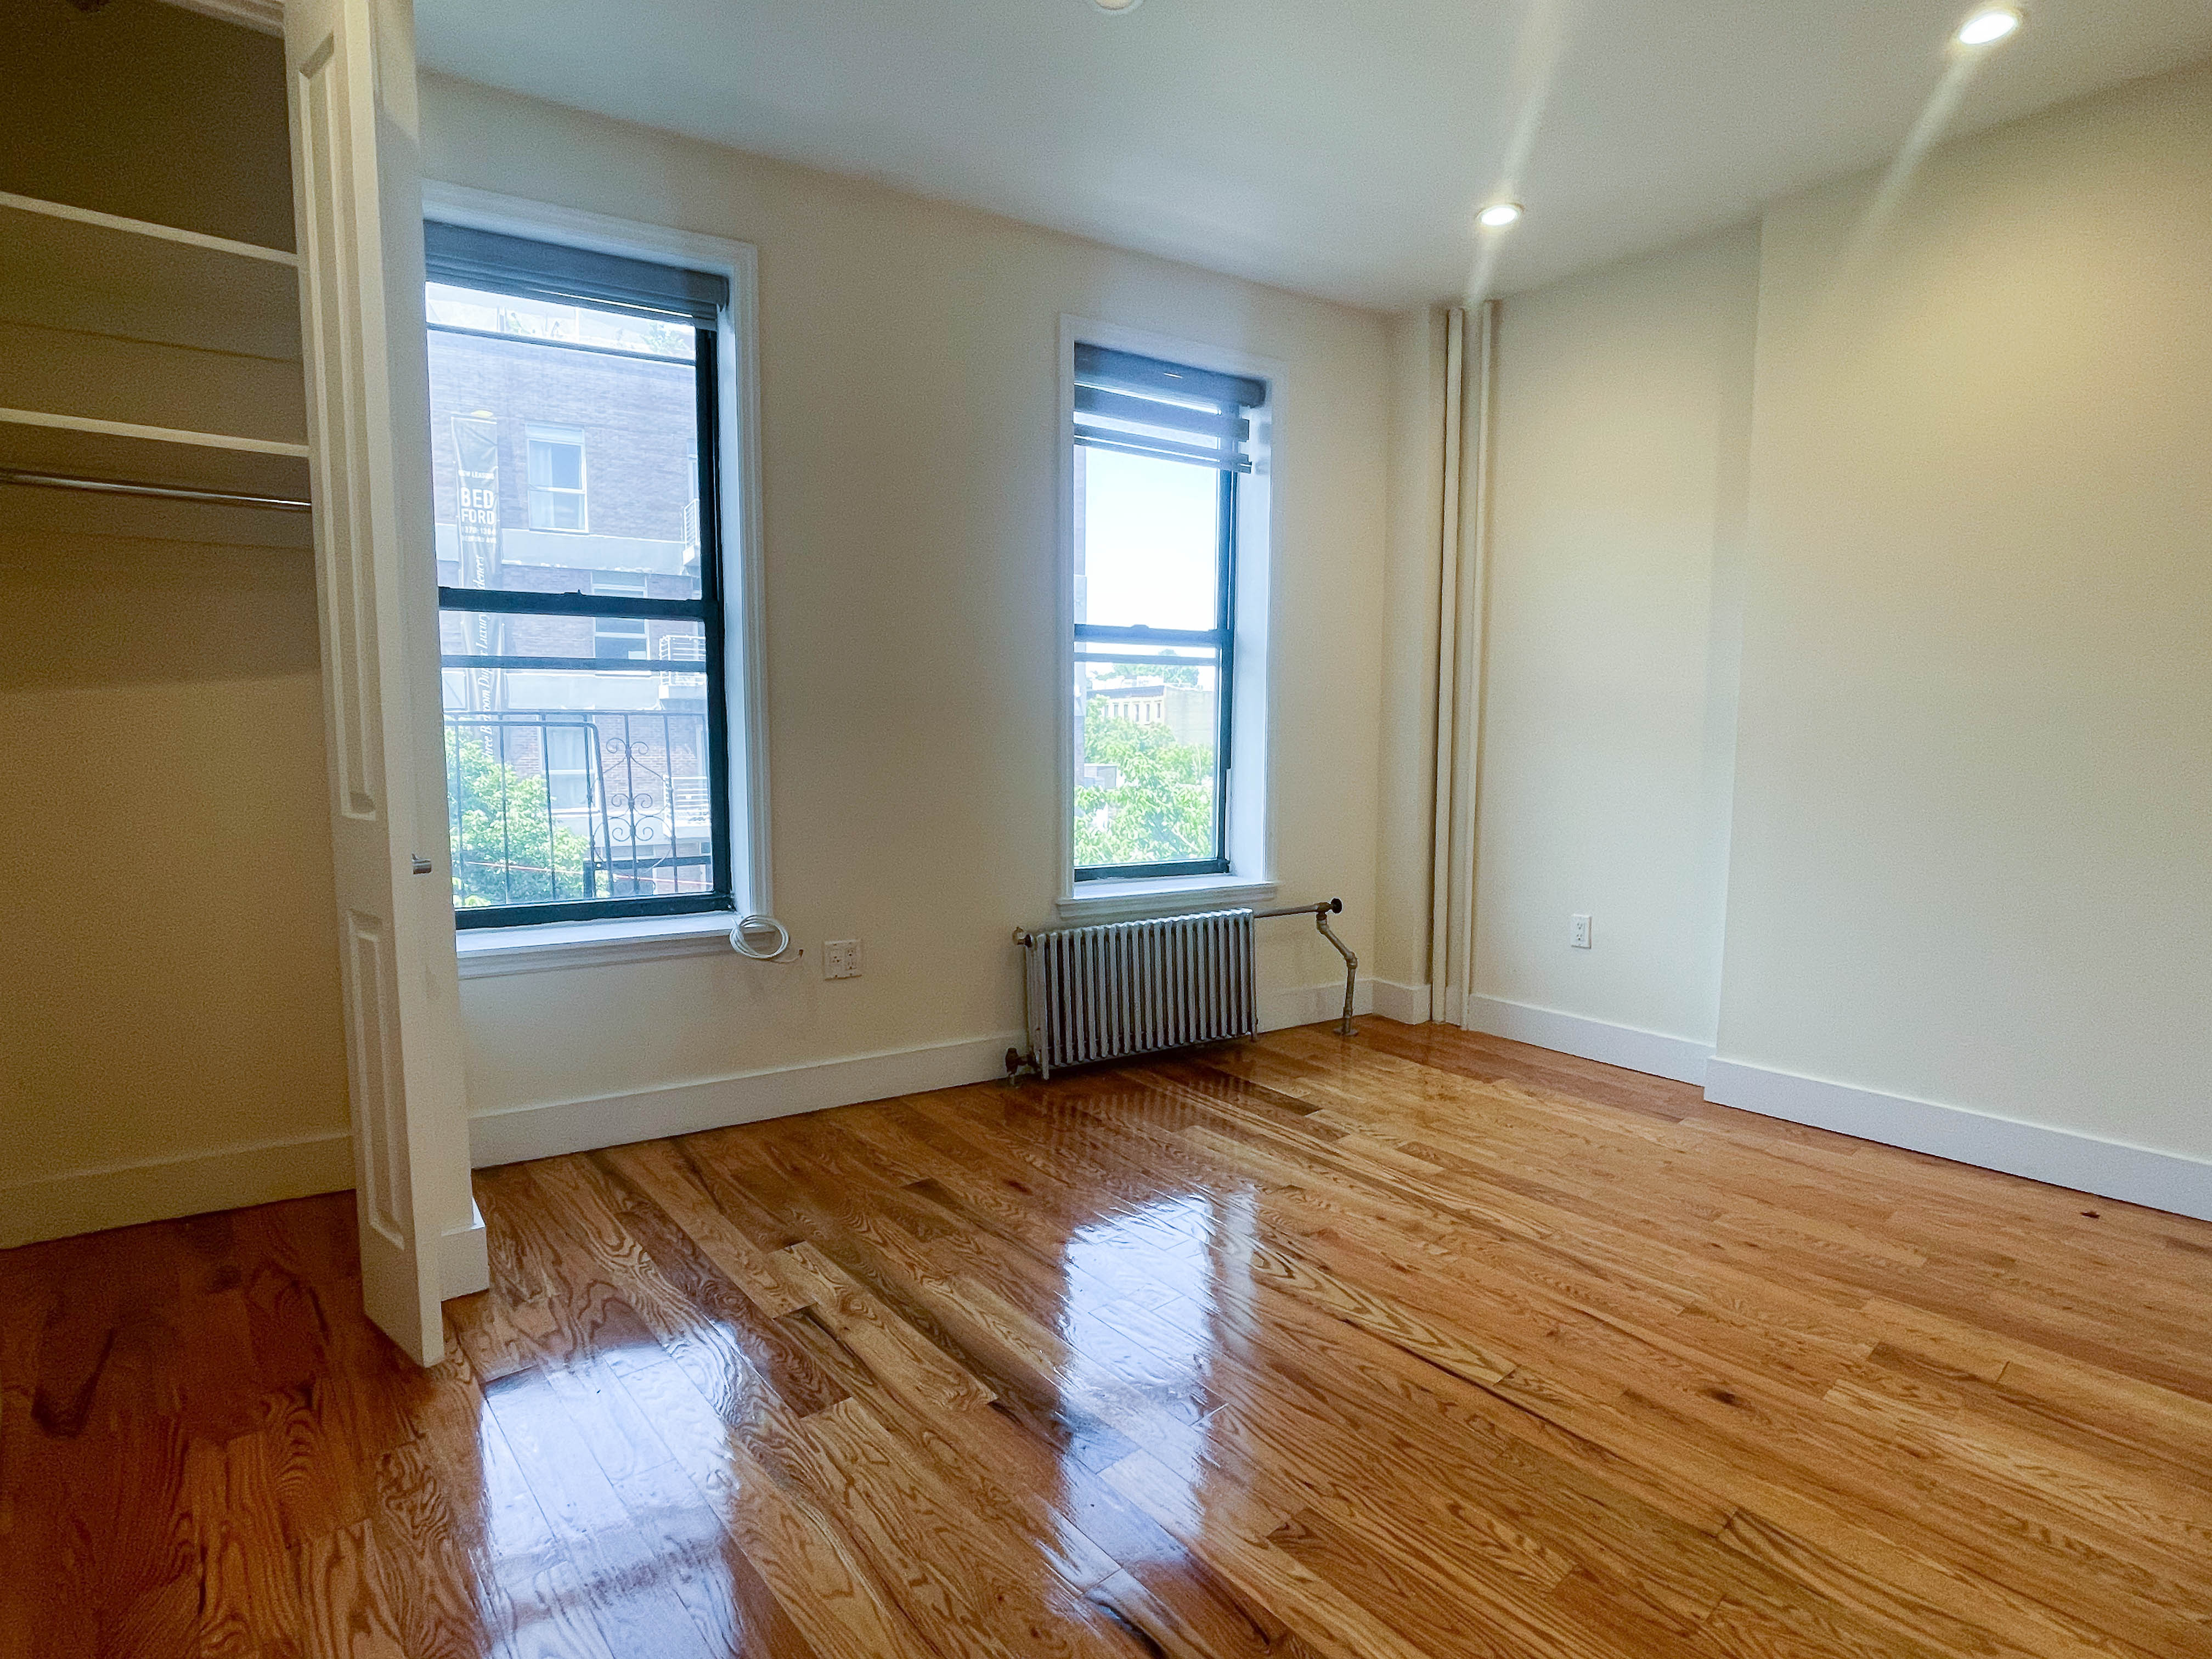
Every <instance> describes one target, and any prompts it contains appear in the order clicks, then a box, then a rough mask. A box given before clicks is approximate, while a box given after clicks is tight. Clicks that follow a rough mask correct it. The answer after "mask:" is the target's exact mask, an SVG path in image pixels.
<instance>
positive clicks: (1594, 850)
mask: <svg viewBox="0 0 2212 1659" xmlns="http://www.w3.org/2000/svg"><path fill="white" fill-rule="evenodd" d="M1877 182H1878V181H1877V180H1876V179H1875V178H1873V177H1871V176H1869V177H1866V178H1861V179H1854V180H1850V181H1846V182H1844V183H1842V184H1839V185H1834V186H1832V187H1829V188H1826V189H1822V190H1819V191H1813V192H1809V193H1808V194H1806V195H1803V196H1801V197H1797V198H1796V199H1794V200H1791V201H1789V202H1785V203H1783V204H1778V205H1777V206H1775V207H1774V208H1772V209H1771V210H1769V211H1768V212H1767V213H1766V214H1765V216H1764V218H1763V221H1762V222H1761V224H1760V225H1759V226H1758V227H1756V228H1747V229H1745V230H1742V231H1739V232H1734V233H1729V234H1723V235H1721V236H1718V237H1713V238H1709V239H1705V240H1700V241H1698V242H1694V243H1691V244H1687V245H1686V246H1681V247H1678V248H1676V249H1674V250H1671V251H1669V252H1665V253H1662V254H1659V255H1656V256H1653V257H1651V258H1645V259H1643V260H1639V261H1635V262H1632V263H1629V264H1622V265H1620V266H1617V267H1615V268H1613V269H1611V270H1605V271H1601V272H1597V273H1594V274H1591V275H1589V276H1583V277H1580V278H1577V279H1576V280H1574V281H1571V282H1568V283H1559V284H1556V285H1554V286H1553V287H1550V288H1547V289H1543V290H1541V291H1539V292H1536V293H1533V294H1526V295H1516V296H1513V297H1511V298H1510V299H1509V300H1508V301H1506V302H1505V306H1504V324H1503V328H1502V331H1501V337H1500V341H1499V368H1498V383H1497V421H1498V425H1497V429H1496V432H1495V435H1494V440H1493V441H1494V444H1495V453H1496V471H1495V475H1494V479H1493V487H1494V491H1495V500H1494V509H1493V518H1492V532H1493V540H1492V573H1491V583H1492V586H1491V590H1490V613H1489V629H1488V639H1489V645H1488V664H1487V672H1486V709H1485V715H1486V718H1485V725H1484V732H1483V745H1484V747H1483V774H1482V796H1481V802H1480V866H1479V871H1478V878H1479V894H1478V908H1477V915H1476V925H1477V930H1478V975H1479V978H1478V989H1479V990H1480V992H1481V993H1483V994H1485V996H1486V998H1487V999H1488V1000H1487V1001H1485V1002H1482V1003H1481V1004H1480V1006H1478V1007H1477V1008H1476V1010H1474V1013H1473V1015H1472V1017H1471V1023H1474V1024H1479V1025H1482V1026H1484V1027H1485V1028H1486V1029H1491V1030H1505V1031H1507V1032H1508V1033H1509V1034H1512V1035H1519V1036H1529V1037H1532V1038H1534V1040H1538V1041H1544V1042H1551V1043H1552V1044H1553V1046H1557V1047H1564V1048H1575V1049H1577V1051H1578V1052H1583V1053H1590V1054H1596V1055H1597V1056H1598V1057H1601V1058H1615V1059H1627V1060H1629V1063H1634V1064H1642V1065H1645V1066H1647V1069H1662V1070H1663V1069H1668V1066H1669V1064H1670V1063H1674V1064H1675V1065H1676V1070H1675V1074H1676V1075H1687V1076H1692V1077H1694V1076H1699V1075H1705V1063H1704V1054H1703V1050H1702V1047H1701V1045H1702V1044H1703V1043H1705V1042H1711V1043H1713V1044H1714V1045H1715V1048H1716V1054H1715V1057H1714V1058H1713V1060H1712V1061H1711V1071H1710V1074H1709V1076H1708V1079H1707V1082H1708V1090H1709V1092H1711V1094H1712V1095H1713V1097H1715V1098H1719V1099H1723V1100H1727V1101H1729V1102H1731V1103H1737V1104H1741V1105H1746V1106H1749V1107H1752V1108H1753V1109H1759V1110H1765V1111H1770V1112H1773V1113H1775V1114H1776V1115H1782V1116H1787V1117H1794V1118H1797V1119H1799V1120H1800V1121H1811V1122H1819V1123H1823V1124H1826V1125H1827V1126H1829V1127H1838V1128H1842V1129H1845V1130H1848V1131H1850V1132H1851V1133H1861V1134H1866V1135H1870V1136H1873V1137H1875V1138H1877V1139H1889V1140H1893V1141H1896V1142H1898V1143H1899V1144H1903V1145H1907V1146H1919V1147H1922V1148H1923V1149H1924V1150H1929V1151H1934V1152H1941V1153H1942V1154H1943V1155H1945V1156H1950V1157H1956V1158H1965V1159H1966V1160H1968V1161H1972V1162H1981V1163H1986V1164H1990V1165H1991V1166H1992V1167H1996V1168H2002V1169H2009V1170H2015V1171H2016V1172H2019V1173H2024V1174H2030V1175H2034V1176H2038V1177H2039V1178H2043V1179H2047V1180H2054V1181H2057V1182H2062V1183H2063V1184H2069V1185H2075V1186H2082V1187H2087V1188H2090V1189H2092V1190H2095V1191H2099V1192H2102V1193H2106V1194H2112V1195H2116V1196H2123V1197H2133V1198H2136V1199H2138V1200H2141V1201H2143V1202H2148V1203H2153V1204H2159V1205H2163V1206H2167V1207H2172V1208H2176V1209H2182V1210H2186V1211H2189V1212H2192V1213H2197V1214H2208V1215H2212V1163H2209V1162H2208V1161H2207V1160H2212V1112H2208V1110H2207V1104H2208V1103H2212V1019H2208V1018H2207V1010H2208V1009H2212V854H2209V853H2208V845H2212V843H2208V839H2207V837H2208V826H2212V518H2208V516H2207V512H2206V506H2207V502H2208V501H2212V441H2208V434H2212V287H2208V286H2207V284H2206V283H2205V280H2204V275H2205V272H2206V271H2207V270H2212V216H2208V215H2207V213H2206V210H2205V204H2206V203H2207V202H2208V201H2212V66H2205V67H2200V68H2197V69H2194V70H2185V71H2181V72H2179V73H2176V74H2173V75H2170V76H2163V77H2160V78H2157V79H2154V80H2149V81H2144V82H2136V83H2134V84H2132V85H2130V86H2126V87H2123V88H2118V89H2115V90H2113V91H2112V92H2109V93H2106V94H2100V95H2099V96H2097V97H2094V98H2091V99H2087V100H2081V101H2080V102H2077V103H2075V104H2071V105H2069V106H2063V107H2061V108H2058V109H2056V110H2052V111H2050V112H2045V113H2044V114H2042V115H2039V116H2036V117H2033V118H2029V119H2027V120H2023V121H2021V122H2017V123H2015V124H2012V125H2008V126H2005V127H2002V128H1998V129H1996V130H1994V131H1988V132H1985V133H1983V134H1979V135H1977V136H1974V137H1969V138H1966V139H1963V140H1960V141H1958V142H1956V143H1949V144H1946V145H1944V146H1942V147H1940V148H1939V149H1936V151H1935V152H1934V153H1933V154H1932V155H1930V156H1929V157H1928V158H1927V160H1926V161H1925V162H1924V163H1923V166H1922V167H1921V169H1920V171H1919V173H1918V174H1917V176H1916V177H1915V178H1914V179H1913V180H1912V181H1911V188H1910V189H1909V191H1907V192H1906V193H1905V197H1904V198H1903V204H1902V207H1901V209H1900V210H1899V212H1898V213H1897V214H1896V216H1894V218H1893V219H1892V220H1891V221H1890V222H1887V224H1885V225H1882V226H1879V227H1876V228H1875V231H1874V232H1873V233H1872V234H1863V232H1862V225H1863V221H1864V219H1865V216H1866V211H1867V208H1868V204H1869V202H1870V201H1871V200H1872V199H1873V197H1874V195H1875V190H1876V187H1877ZM1393 648H1394V650H1395V649H1399V648H1401V642H1400V641H1399V640H1398V638H1397V636H1396V635H1395V633H1394V636H1393ZM1405 648H1408V649H1411V648H1413V647H1410V646H1409V647H1405ZM1732 730H1733V731H1734V732H1735V742H1734V744H1733V747H1732V748H1731V745H1730V743H1729V732H1731V731H1732ZM1577 911H1583V912H1588V913H1589V914H1590V915H1593V916H1594V917H1595V948H1594V949H1592V950H1591V951H1588V952H1582V951H1571V950H1570V949H1569V948H1568V945H1567V923H1568V917H1569V915H1570V914H1571V913H1573V912H1577ZM1516 1004H1519V1005H1525V1007H1523V1008H1522V1011H1521V1012H1520V1013H1518V1014H1516V1012H1515V1009H1514V1006H1513V1005H1516ZM1527 1008H1534V1009H1540V1010H1553V1011H1559V1012H1561V1013H1563V1014H1565V1015H1567V1016H1570V1017H1571V1018H1565V1019H1558V1018H1551V1017H1550V1016H1548V1015H1544V1016H1537V1015H1528V1014H1527V1013H1526V1009H1527ZM1639 1031H1643V1032H1651V1031H1656V1032H1659V1033H1663V1034H1666V1035H1667V1036H1672V1037H1676V1038H1680V1039H1684V1040H1685V1041H1683V1042H1678V1043H1674V1044H1672V1045H1659V1046H1658V1047H1657V1048H1654V1047H1653V1046H1652V1045H1650V1044H1644V1046H1643V1048H1641V1049H1639V1048H1638V1042H1639V1041H1640V1040H1639V1039H1638V1037H1637V1033H1638V1032H1639ZM1639 1053H1640V1054H1643V1055H1644V1056H1645V1057H1644V1058H1635V1057H1634V1056H1635V1055H1637V1054H1639Z"/></svg>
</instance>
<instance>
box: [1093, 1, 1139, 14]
mask: <svg viewBox="0 0 2212 1659" xmlns="http://www.w3.org/2000/svg"><path fill="white" fill-rule="evenodd" d="M1144 3H1145V0H1091V4H1092V5H1094V6H1096V7H1097V8H1098V9H1099V10H1101V11H1103V12H1107V13H1109V14H1110V13H1117V12H1124V11H1134V10H1136V9H1137V8H1138V7H1139V6H1141V5H1143V4H1144Z"/></svg>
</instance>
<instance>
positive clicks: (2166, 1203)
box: [1705, 1059, 2212, 1221]
mask: <svg viewBox="0 0 2212 1659" xmlns="http://www.w3.org/2000/svg"><path fill="white" fill-rule="evenodd" d="M1705 1098H1706V1099H1708V1100H1711V1101H1715V1102H1717V1103H1719V1104H1721V1105H1723V1106H1735V1107H1740V1108H1741V1109H1743V1110H1744V1111H1747V1112H1757V1113H1758V1114H1759V1115H1760V1116H1762V1117H1778V1118H1780V1119H1782V1120H1784V1121H1785V1122H1790V1123H1802V1124H1806V1125H1808V1126H1809V1127H1813V1128H1816V1129H1832V1130H1834V1131H1835V1132H1836V1133H1838V1134H1846V1135H1855V1136H1857V1138H1858V1139H1861V1140H1875V1141H1880V1142H1881V1144H1882V1145H1883V1146H1903V1147H1906V1148H1908V1149H1910V1150H1911V1151H1912V1152H1927V1153H1929V1154H1931V1155H1933V1156H1934V1157H1936V1158H1949V1159H1950V1160H1952V1162H1954V1163H1956V1164H1973V1165H1975V1166H1976V1167H1977V1168H1979V1169H1984V1170H2000V1171H2002V1173H2004V1174H2006V1175H2015V1176H2026V1177H2027V1179H2028V1180H2030V1181H2040V1182H2046V1183H2047V1184H2049V1185H2051V1186H2053V1187H2064V1188H2069V1189H2070V1190H2072V1191H2075V1192H2081V1193H2093V1194H2096V1195H2097V1196H2098V1197H2100V1198H2116V1199H2119V1200H2122V1201H2124V1202H2125V1203H2129V1204H2141V1205H2143V1206H2146V1207H2148V1208H2150V1209H2154V1210H2166V1211H2169V1212H2172V1213H2173V1214H2175V1215H2187V1216H2195V1217H2197V1218H2198V1219H2199V1220H2203V1221H2212V1163H2206V1162H2204V1161H2203V1160H2201V1159H2198V1158H2185V1157H2183V1156H2181V1155H2180V1154H2179V1153H2177V1152H2153V1151H2152V1150H2150V1149H2149V1148H2148V1147H2146V1146H2129V1145H2127V1144H2126V1143H2125V1142H2124V1141H2118V1140H2101V1139H2098V1138H2097V1137H2096V1136H2094V1135H2085V1134H2082V1133H2079V1132H2077V1131H2075V1130H2071V1129H2054V1128H2051V1127H2048V1126H2047V1125H2045V1124H2040V1123H2022V1122H2021V1121H2018V1120H2017V1119H2015V1118H2008V1117H1996V1116H1993V1115H1990V1113H1987V1112H1978V1111H1974V1110H1972V1109H1970V1108H1967V1107H1964V1106H1944V1105H1941V1104H1939V1103H1936V1102H1935V1101H1932V1100H1915V1099H1913V1098H1912V1097H1911V1096H1909V1095H1886V1094H1881V1093H1878V1092H1876V1091H1874V1090H1872V1089H1857V1088H1853V1087H1852V1086H1851V1085H1849V1084H1844V1083H1830V1082H1827V1081H1825V1080H1824V1079H1820V1078H1812V1077H1801V1076H1799V1075H1798V1074H1797V1073H1795V1072H1780V1071H1774V1070H1771V1069H1770V1068H1769V1067H1766V1066H1750V1065H1746V1064H1745V1063H1744V1062H1742V1061H1741V1060H1721V1059H1715V1060H1714V1061H1713V1062H1712V1065H1711V1068H1710V1069H1709V1071H1708V1072H1707V1074H1706V1078H1705Z"/></svg>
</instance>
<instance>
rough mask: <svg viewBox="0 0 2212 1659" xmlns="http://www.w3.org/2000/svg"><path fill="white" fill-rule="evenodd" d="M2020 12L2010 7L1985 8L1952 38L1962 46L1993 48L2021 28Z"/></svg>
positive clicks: (1968, 20) (1964, 23)
mask: <svg viewBox="0 0 2212 1659" xmlns="http://www.w3.org/2000/svg"><path fill="white" fill-rule="evenodd" d="M2020 26H2021V15H2020V13H2019V12H2017V11H2015V10H2014V9H2013V8H2012V7H2010V6H1984V7H1983V8H1982V9H1980V10H1979V11H1978V12H1976V13H1975V14H1974V15H1972V17H1969V18H1968V19H1967V20H1966V21H1965V22H1963V23H1961V24H1960V25H1959V33H1957V34H1956V35H1954V36H1953V37H1952V38H1953V39H1954V40H1957V41H1958V43H1959V44H1960V46H1995V45H1996V43H1997V42H1998V41H2000V40H2003V39H2004V38H2005V37H2006V36H2007V35H2008V34H2010V33H2013V32H2014V31H2015V30H2016V29H2018V28H2019V27H2020Z"/></svg>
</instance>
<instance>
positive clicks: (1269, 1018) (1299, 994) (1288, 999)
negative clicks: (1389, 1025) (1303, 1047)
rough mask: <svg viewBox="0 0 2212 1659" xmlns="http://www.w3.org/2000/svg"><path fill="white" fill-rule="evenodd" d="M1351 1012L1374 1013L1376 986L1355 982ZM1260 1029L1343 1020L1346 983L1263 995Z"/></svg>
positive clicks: (1297, 987)
mask: <svg viewBox="0 0 2212 1659" xmlns="http://www.w3.org/2000/svg"><path fill="white" fill-rule="evenodd" d="M1352 1012H1353V1013H1354V1014H1371V1013H1373V1012H1375V983H1374V981H1372V980H1364V979H1363V980H1358V981H1354V982H1353V984H1352ZM1259 1013H1260V1029H1261V1030H1263V1031H1280V1030H1285V1028H1287V1027H1289V1026H1292V1025H1318V1024H1321V1023H1322V1021H1323V1020H1325V1019H1328V1020H1336V1019H1342V1018H1344V981H1342V980H1340V979H1334V980H1331V981H1328V983H1327V984H1326V985H1299V986H1294V987H1290V988H1287V989H1285V990H1280V991H1262V992H1261V993H1260V1007H1259Z"/></svg>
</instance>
